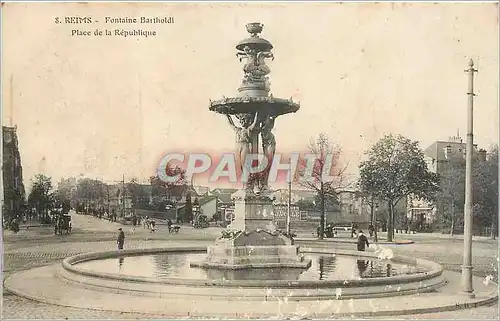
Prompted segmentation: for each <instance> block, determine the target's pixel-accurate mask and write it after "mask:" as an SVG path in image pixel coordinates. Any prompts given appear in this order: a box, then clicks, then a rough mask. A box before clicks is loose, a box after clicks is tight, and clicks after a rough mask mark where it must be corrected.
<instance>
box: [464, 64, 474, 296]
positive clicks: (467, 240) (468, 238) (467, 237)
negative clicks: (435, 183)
mask: <svg viewBox="0 0 500 321" xmlns="http://www.w3.org/2000/svg"><path fill="white" fill-rule="evenodd" d="M465 72H467V74H468V75H469V90H468V91H467V95H468V106H467V107H468V108H467V145H466V146H467V149H466V162H465V207H464V256H463V264H462V291H463V292H464V293H465V294H467V295H468V296H470V297H474V296H475V295H474V288H473V286H472V153H473V148H474V140H473V124H474V122H473V110H474V96H475V94H474V73H475V72H477V70H476V69H474V62H473V61H472V59H470V60H469V69H467V70H465Z"/></svg>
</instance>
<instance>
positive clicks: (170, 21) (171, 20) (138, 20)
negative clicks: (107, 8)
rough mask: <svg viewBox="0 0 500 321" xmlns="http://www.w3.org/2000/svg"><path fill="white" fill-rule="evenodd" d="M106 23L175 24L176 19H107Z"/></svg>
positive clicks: (105, 19)
mask: <svg viewBox="0 0 500 321" xmlns="http://www.w3.org/2000/svg"><path fill="white" fill-rule="evenodd" d="M104 23H131V24H132V23H174V17H139V18H133V17H105V18H104Z"/></svg>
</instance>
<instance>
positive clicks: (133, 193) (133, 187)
mask: <svg viewBox="0 0 500 321" xmlns="http://www.w3.org/2000/svg"><path fill="white" fill-rule="evenodd" d="M125 188H126V190H127V193H128V194H129V195H130V197H131V198H132V204H133V206H134V207H137V206H145V205H148V204H149V195H148V193H147V192H146V190H145V188H144V186H143V185H141V184H139V183H138V182H137V179H136V178H133V179H131V180H130V182H128V183H127V184H126V186H125Z"/></svg>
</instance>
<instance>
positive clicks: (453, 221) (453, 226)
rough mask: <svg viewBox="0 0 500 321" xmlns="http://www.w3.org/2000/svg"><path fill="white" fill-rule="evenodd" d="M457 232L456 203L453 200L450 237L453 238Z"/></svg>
mask: <svg viewBox="0 0 500 321" xmlns="http://www.w3.org/2000/svg"><path fill="white" fill-rule="evenodd" d="M454 231H455V201H454V200H452V203H451V227H450V237H453V234H454Z"/></svg>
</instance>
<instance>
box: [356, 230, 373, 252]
mask: <svg viewBox="0 0 500 321" xmlns="http://www.w3.org/2000/svg"><path fill="white" fill-rule="evenodd" d="M365 245H366V247H370V244H369V243H368V238H367V237H366V236H365V235H364V234H363V231H361V230H359V233H358V251H364V250H365Z"/></svg>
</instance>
